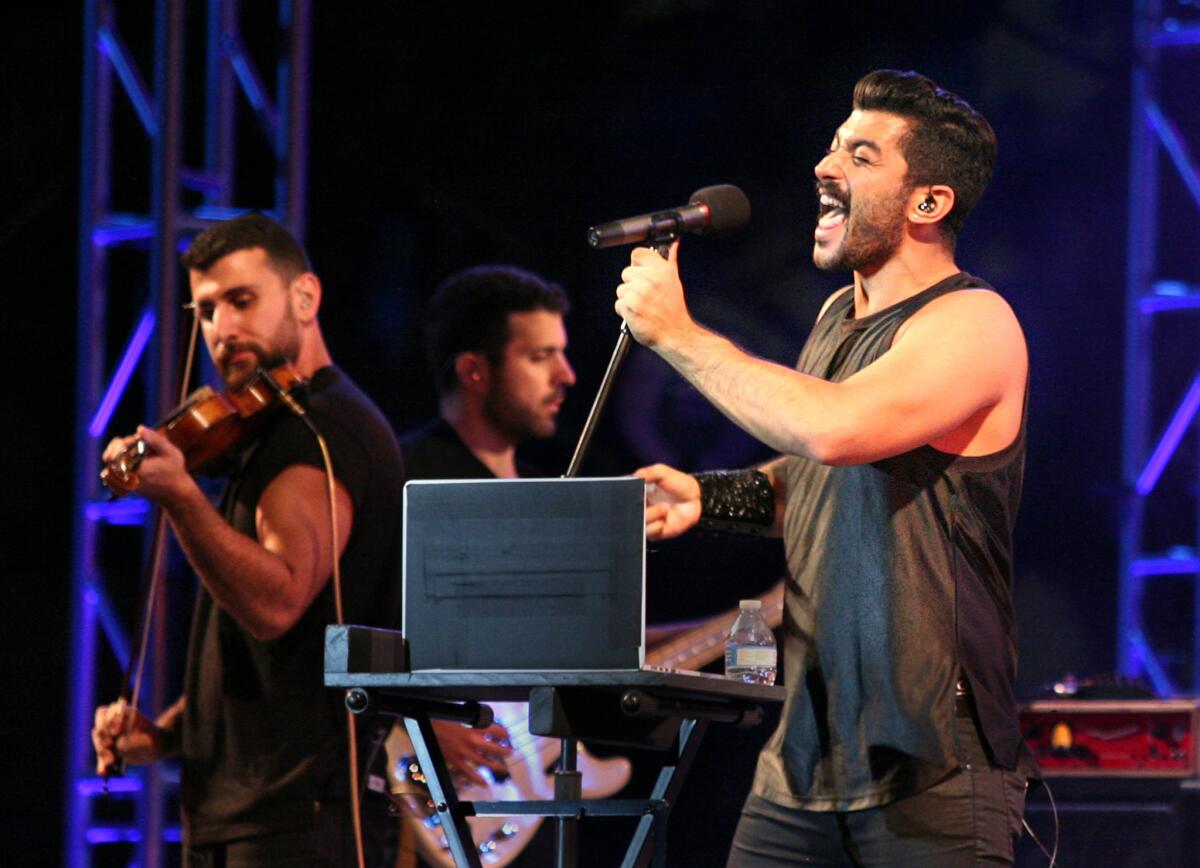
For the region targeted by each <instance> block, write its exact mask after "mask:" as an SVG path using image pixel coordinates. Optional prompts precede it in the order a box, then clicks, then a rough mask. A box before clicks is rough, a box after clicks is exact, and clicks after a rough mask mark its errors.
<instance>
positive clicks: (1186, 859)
mask: <svg viewBox="0 0 1200 868" xmlns="http://www.w3.org/2000/svg"><path fill="white" fill-rule="evenodd" d="M1046 783H1047V784H1048V785H1049V790H1050V795H1053V797H1054V802H1055V803H1056V804H1057V806H1058V825H1059V843H1058V858H1057V860H1056V862H1055V865H1056V866H1058V868H1175V866H1179V868H1194V866H1197V865H1200V822H1198V818H1200V780H1196V779H1195V778H1160V779H1153V778H1117V777H1094V778H1049V779H1048V780H1047V782H1046ZM1025 821H1026V822H1027V823H1028V824H1029V826H1030V827H1031V828H1032V829H1033V831H1034V833H1035V834H1036V835H1037V837H1038V839H1039V840H1040V841H1041V842H1042V845H1043V846H1044V847H1045V848H1046V850H1047V851H1050V850H1052V849H1053V846H1054V814H1053V812H1052V810H1051V807H1050V799H1049V797H1048V794H1047V792H1046V790H1045V789H1044V788H1043V789H1038V790H1036V791H1035V792H1033V793H1031V794H1030V796H1029V798H1028V799H1027V801H1026V805H1025ZM1049 864H1050V861H1049V859H1047V858H1046V856H1045V854H1043V853H1042V852H1041V850H1039V849H1038V847H1037V845H1036V844H1035V843H1034V842H1033V841H1032V840H1031V838H1030V835H1029V833H1028V832H1026V833H1025V834H1024V835H1023V836H1022V838H1021V840H1020V842H1019V843H1018V845H1017V851H1016V859H1015V866H1016V868H1046V866H1048V865H1049Z"/></svg>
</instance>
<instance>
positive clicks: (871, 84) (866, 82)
mask: <svg viewBox="0 0 1200 868" xmlns="http://www.w3.org/2000/svg"><path fill="white" fill-rule="evenodd" d="M854 107H855V108H856V109H862V110H863V111H882V112H890V113H892V114H895V115H900V116H901V117H904V118H907V119H908V120H910V121H911V122H912V125H911V129H910V130H909V131H908V132H907V133H906V134H905V135H904V137H903V138H902V139H901V141H900V147H901V149H902V151H903V153H904V159H905V161H906V162H907V163H908V182H909V185H910V188H911V187H917V186H920V185H922V184H945V185H946V186H948V187H951V188H952V189H953V190H954V208H953V209H951V211H950V213H949V214H947V215H946V218H945V219H944V220H942V222H941V225H942V226H944V227H945V231H946V234H947V236H948V238H949V239H950V240H951V241H953V240H954V238H956V237H957V236H958V232H959V230H960V229H962V224H963V221H964V220H966V218H967V214H969V213H970V212H971V209H972V208H974V207H975V205H976V203H978V202H979V199H980V197H981V196H983V191H984V189H985V188H986V187H987V185H988V182H989V181H991V179H992V172H993V171H995V168H996V133H995V132H994V131H993V130H992V125H991V124H989V123H988V122H987V119H986V118H984V116H983V115H981V114H980V113H979V112H977V111H975V109H973V108H971V106H970V105H968V104H967V102H966V101H965V100H963V99H960V98H959V97H957V96H955V95H954V94H952V93H950V91H948V90H943V89H942V88H940V87H938V86H937V84H935V83H934V82H932V81H930V80H929V79H928V78H926V77H925V76H923V75H921V74H920V73H917V72H911V71H909V72H901V71H899V70H895V69H877V70H875V71H874V72H869V73H867V74H866V75H864V76H863V77H862V78H861V79H859V82H858V84H856V85H855V86H854Z"/></svg>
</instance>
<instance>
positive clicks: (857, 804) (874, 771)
mask: <svg viewBox="0 0 1200 868" xmlns="http://www.w3.org/2000/svg"><path fill="white" fill-rule="evenodd" d="M995 157H996V139H995V134H994V133H993V131H992V128H991V126H990V125H989V124H988V122H987V121H986V120H985V119H984V118H983V117H982V116H981V115H980V114H979V113H978V112H976V111H975V110H974V109H973V108H971V106H969V105H968V104H967V103H966V102H964V101H963V100H961V99H959V98H958V97H956V96H955V95H954V94H951V93H949V92H947V91H945V90H943V89H941V88H939V87H938V86H937V85H936V84H934V83H933V82H932V81H930V80H929V79H927V78H925V77H924V76H921V75H918V74H917V73H914V72H896V71H892V70H879V71H876V72H872V73H870V74H868V75H866V76H865V77H864V78H863V79H862V80H861V81H859V82H858V84H857V86H856V87H855V90H854V101H853V111H852V112H851V114H850V116H849V117H848V118H847V119H846V120H845V122H844V123H843V124H842V125H841V127H839V128H838V130H837V131H836V133H835V134H834V136H833V140H832V142H831V143H830V146H829V150H828V151H827V152H826V153H825V155H824V157H823V158H822V159H821V160H820V162H818V163H817V165H816V169H815V173H816V180H817V184H816V187H817V197H818V199H819V210H818V220H817V226H816V229H815V232H814V244H813V261H814V262H815V263H816V265H817V267H818V268H821V269H824V270H848V271H851V272H853V283H852V284H851V285H850V286H847V287H845V288H843V289H841V290H839V291H838V292H836V293H834V294H833V295H832V296H831V297H830V298H829V299H828V300H827V302H826V303H825V306H824V308H823V309H822V311H821V314H820V316H819V317H818V319H817V323H816V326H815V327H814V329H813V331H812V333H811V334H810V336H809V338H808V341H807V343H806V344H805V346H804V349H803V352H802V353H801V355H800V359H799V362H798V363H797V366H796V369H795V370H793V369H789V368H785V367H781V366H779V365H775V364H771V363H769V362H766V361H763V360H761V359H758V358H755V357H754V356H752V355H749V354H748V353H746V352H744V351H743V350H741V349H740V348H738V347H736V346H734V345H733V344H732V343H731V342H729V341H728V340H726V339H725V338H723V337H721V336H720V335H717V334H715V333H713V332H711V331H709V330H707V329H705V328H703V327H702V326H700V325H699V324H697V323H696V322H695V321H694V320H693V319H692V318H691V317H690V315H689V313H688V310H687V306H686V304H685V301H684V294H683V287H682V284H681V283H680V279H679V272H678V263H677V255H678V245H676V246H675V247H674V248H672V250H671V255H670V258H669V259H668V260H663V259H662V258H661V257H660V256H658V254H656V253H655V252H654V251H652V250H649V249H639V250H636V251H634V253H633V256H632V261H631V264H630V265H629V267H628V268H626V269H625V270H624V271H623V272H622V279H623V283H622V284H621V285H620V286H619V287H618V288H617V302H616V310H617V313H619V314H620V315H621V316H622V317H623V318H624V319H625V321H626V322H627V323H628V325H629V328H630V329H631V331H632V332H633V335H634V336H635V337H636V338H637V340H638V341H640V342H641V343H642V344H644V345H645V346H647V347H650V348H651V349H653V350H654V351H655V352H657V353H658V354H659V355H660V356H662V357H663V358H664V359H665V360H667V361H668V362H669V363H670V364H671V365H672V366H673V367H674V368H675V369H676V370H677V371H678V372H679V373H680V374H681V375H682V376H683V377H685V378H686V379H687V380H688V381H689V382H690V383H692V384H693V385H694V386H695V387H696V388H697V389H699V390H700V391H701V392H702V393H703V394H704V395H705V396H706V397H707V398H708V399H709V400H710V401H711V402H712V403H713V404H714V405H715V406H716V407H717V408H718V409H720V410H721V411H722V412H723V413H725V414H726V415H727V416H728V417H729V418H730V419H732V420H733V421H734V422H736V423H737V424H738V425H740V426H741V427H742V428H744V429H745V430H746V431H748V432H750V433H751V434H753V435H754V436H755V437H757V438H759V439H760V440H762V441H763V442H764V443H766V444H768V445H769V446H771V447H773V448H775V449H777V450H778V451H779V452H780V456H779V457H778V458H776V459H775V460H773V461H771V462H769V463H767V464H766V465H764V466H763V467H761V468H758V469H756V470H748V471H734V472H716V473H702V474H697V475H695V476H689V475H686V474H684V473H681V472H679V471H677V470H674V469H671V468H668V467H665V466H662V465H656V466H653V467H648V468H643V469H642V470H640V471H638V474H639V475H640V476H642V477H643V478H644V479H645V480H646V481H647V491H648V495H647V496H648V501H649V504H648V509H647V517H646V518H647V533H648V534H649V535H650V537H651V538H654V539H660V538H667V537H673V536H676V535H678V534H680V533H683V532H684V531H685V530H687V529H689V528H691V527H693V526H695V525H696V524H697V523H701V524H703V523H704V522H706V521H712V522H719V523H720V524H721V526H728V524H729V522H730V521H731V520H732V521H746V520H747V519H749V521H750V522H751V523H754V524H757V525H759V526H760V527H765V528H773V529H774V530H775V531H776V532H778V533H782V535H783V538H784V541H785V545H786V550H787V558H788V568H789V574H790V576H789V579H788V582H787V590H786V611H785V619H784V634H785V635H784V655H785V670H786V673H787V700H786V702H785V705H784V709H783V713H782V718H781V721H780V725H779V728H778V730H777V731H776V732H775V734H774V735H773V737H772V738H771V739H770V741H769V743H768V744H767V746H766V748H765V749H764V750H763V752H762V754H761V755H760V757H759V762H758V768H757V772H756V775H755V780H754V786H753V789H752V791H751V794H750V796H749V798H748V800H747V802H746V805H745V808H744V810H743V813H742V818H741V822H740V823H739V826H738V830H737V833H736V835H735V838H734V842H733V847H732V851H731V853H730V856H729V864H730V865H731V866H751V865H753V866H771V865H793V864H806V865H807V864H820V865H855V866H857V865H893V866H900V865H905V866H909V865H911V866H917V865H920V866H967V865H977V864H980V863H987V864H1011V861H1012V858H1013V856H1012V854H1013V841H1014V838H1015V836H1017V835H1018V834H1019V833H1020V824H1021V816H1022V812H1023V809H1024V796H1025V780H1026V774H1027V773H1028V771H1030V770H1031V767H1030V766H1029V765H1028V763H1029V762H1031V761H1030V760H1028V759H1027V755H1026V754H1025V753H1024V748H1023V742H1022V740H1021V736H1020V733H1019V731H1018V728H1017V709H1016V702H1015V699H1014V695H1013V690H1014V688H1013V682H1014V679H1015V672H1016V635H1015V634H1016V630H1015V623H1014V615H1013V605H1012V593H1011V581H1012V527H1013V522H1014V519H1015V515H1016V509H1017V503H1018V500H1019V497H1020V490H1021V476H1022V470H1023V465H1024V458H1025V406H1026V389H1027V380H1028V360H1027V353H1026V348H1025V340H1024V337H1023V335H1022V333H1021V328H1020V326H1019V325H1018V323H1017V320H1016V318H1015V316H1014V315H1013V312H1012V310H1011V309H1010V307H1009V306H1008V304H1007V303H1006V302H1005V301H1004V299H1003V298H1001V297H1000V295H998V294H997V293H996V292H995V291H994V290H993V289H992V288H991V287H990V286H989V285H988V284H987V283H986V282H985V281H983V280H980V279H979V278H977V277H973V276H972V275H970V274H967V273H965V272H963V271H960V270H959V268H958V266H957V265H956V264H955V258H954V247H955V239H956V236H957V235H958V232H959V230H960V228H961V227H962V224H963V220H964V219H965V218H966V216H967V214H968V213H969V212H970V210H971V209H972V208H973V207H974V206H975V204H976V203H977V202H978V201H979V198H980V196H981V195H982V194H983V191H984V188H985V187H986V186H987V183H988V181H989V180H990V178H991V174H992V171H993V168H994V165H995Z"/></svg>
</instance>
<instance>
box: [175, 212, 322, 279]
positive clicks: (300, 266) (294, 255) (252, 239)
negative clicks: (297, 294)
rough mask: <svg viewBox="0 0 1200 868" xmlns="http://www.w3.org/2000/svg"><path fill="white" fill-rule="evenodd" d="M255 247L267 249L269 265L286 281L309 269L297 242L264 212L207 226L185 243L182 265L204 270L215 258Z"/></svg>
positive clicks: (301, 248) (306, 257)
mask: <svg viewBox="0 0 1200 868" xmlns="http://www.w3.org/2000/svg"><path fill="white" fill-rule="evenodd" d="M254 247H261V248H262V249H263V250H265V251H266V252H267V259H268V260H269V261H270V263H271V268H272V269H273V270H274V271H275V273H276V274H278V275H279V276H280V277H282V278H283V280H284V282H285V283H291V281H293V280H294V279H295V278H296V277H298V276H299V275H301V274H303V273H304V272H306V271H312V264H311V263H309V261H308V255H307V254H306V253H305V252H304V248H303V247H301V246H300V242H298V241H297V240H296V239H295V238H294V237H292V233H290V232H288V231H287V229H285V228H284V227H283V226H281V225H279V224H278V223H276V222H275V221H274V220H272V219H271V218H270V217H267V216H266V215H264V214H242V215H241V216H240V217H234V218H233V219H232V220H223V221H221V222H220V223H214V224H213V225H212V226H209V227H208V228H207V229H205V230H204V231H203V232H201V233H200V234H199V235H197V236H196V237H195V238H194V239H193V240H192V243H191V244H189V245H188V249H187V250H186V251H184V254H183V265H184V267H185V268H188V269H191V270H194V271H207V270H208V269H209V268H211V267H212V266H213V264H214V263H215V262H216V261H217V260H218V259H221V258H222V257H225V256H228V255H229V254H230V253H236V252H237V251H239V250H250V249H252V248H254Z"/></svg>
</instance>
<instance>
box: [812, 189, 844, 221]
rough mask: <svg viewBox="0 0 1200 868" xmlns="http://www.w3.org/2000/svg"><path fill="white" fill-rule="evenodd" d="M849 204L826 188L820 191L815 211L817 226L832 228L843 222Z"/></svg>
mask: <svg viewBox="0 0 1200 868" xmlns="http://www.w3.org/2000/svg"><path fill="white" fill-rule="evenodd" d="M848 211H849V204H848V203H847V202H846V200H845V199H843V198H842V197H841V196H840V195H838V194H837V193H834V192H830V191H828V190H821V191H820V200H819V208H818V211H817V228H819V229H832V228H834V227H835V226H838V225H840V224H841V223H843V222H845V220H846V214H847V212H848Z"/></svg>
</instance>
